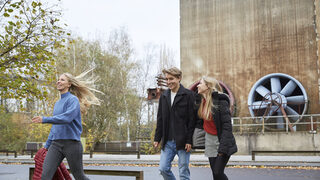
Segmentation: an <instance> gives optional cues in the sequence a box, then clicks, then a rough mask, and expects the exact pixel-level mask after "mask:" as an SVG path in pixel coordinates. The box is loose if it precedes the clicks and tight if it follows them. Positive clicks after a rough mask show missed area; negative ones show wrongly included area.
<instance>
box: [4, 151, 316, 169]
mask: <svg viewBox="0 0 320 180" xmlns="http://www.w3.org/2000/svg"><path fill="white" fill-rule="evenodd" d="M177 159H178V158H177V157H176V158H175V160H174V162H173V163H174V164H177ZM255 159H256V160H255V161H252V160H251V156H249V155H234V156H231V158H230V161H229V163H228V165H229V166H238V165H239V166H313V167H320V156H259V155H256V158H255ZM159 160H160V155H159V154H157V155H141V157H140V159H137V155H112V154H97V153H96V154H93V158H90V157H89V155H88V154H84V155H83V161H84V163H85V164H150V165H156V164H158V163H159ZM0 163H22V164H33V163H34V161H33V159H32V158H31V157H30V155H18V157H17V158H14V156H13V155H9V156H5V155H4V154H0ZM190 163H191V165H195V166H201V165H208V160H207V158H206V157H205V156H204V155H203V154H192V155H191V157H190Z"/></svg>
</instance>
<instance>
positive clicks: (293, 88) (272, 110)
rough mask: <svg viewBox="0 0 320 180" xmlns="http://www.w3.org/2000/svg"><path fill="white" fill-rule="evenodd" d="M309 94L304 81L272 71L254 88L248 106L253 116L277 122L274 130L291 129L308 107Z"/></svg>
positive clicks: (269, 121)
mask: <svg viewBox="0 0 320 180" xmlns="http://www.w3.org/2000/svg"><path fill="white" fill-rule="evenodd" d="M307 103H308V96H307V93H306V90H305V89H304V87H303V86H302V84H301V83H300V82H299V81H298V80H296V79H295V78H293V77H291V76H289V75H287V74H282V73H273V74H268V75H266V76H264V77H262V78H261V79H259V80H258V81H257V82H256V83H255V84H254V85H253V87H252V88H251V90H250V93H249V97H248V106H249V111H250V114H251V116H253V117H256V116H260V117H263V118H264V120H265V122H266V123H271V124H272V123H274V124H275V125H274V126H270V128H271V129H280V130H281V129H284V128H285V124H288V126H289V128H290V129H291V131H293V130H295V124H296V123H297V122H299V121H300V120H301V115H304V114H305V113H306V110H307Z"/></svg>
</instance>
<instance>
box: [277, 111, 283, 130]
mask: <svg viewBox="0 0 320 180" xmlns="http://www.w3.org/2000/svg"><path fill="white" fill-rule="evenodd" d="M277 114H278V115H277V116H283V114H282V112H281V111H278V112H277ZM276 120H277V123H278V124H277V128H278V129H283V128H284V124H282V123H284V119H283V117H277V119H276Z"/></svg>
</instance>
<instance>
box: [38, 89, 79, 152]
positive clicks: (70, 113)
mask: <svg viewBox="0 0 320 180" xmlns="http://www.w3.org/2000/svg"><path fill="white" fill-rule="evenodd" d="M42 123H50V124H52V127H51V130H50V134H49V137H48V140H47V142H46V145H45V146H44V147H45V148H47V149H48V148H49V146H50V145H51V141H52V140H57V139H73V140H77V141H80V135H81V132H82V124H81V112H80V103H79V100H78V98H77V97H76V96H75V95H73V94H71V93H70V92H67V93H64V94H61V99H60V100H59V101H57V102H56V104H55V105H54V108H53V116H51V117H42Z"/></svg>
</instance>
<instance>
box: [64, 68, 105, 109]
mask: <svg viewBox="0 0 320 180" xmlns="http://www.w3.org/2000/svg"><path fill="white" fill-rule="evenodd" d="M90 71H91V70H88V71H86V72H83V73H81V74H80V75H79V76H76V77H74V76H73V75H72V74H70V73H63V75H65V76H66V77H67V79H68V81H69V82H70V83H71V86H70V88H69V92H70V93H72V94H74V95H75V96H77V97H78V99H79V102H80V109H81V113H82V114H86V113H87V109H88V108H89V107H90V105H92V104H94V105H100V100H99V99H98V98H97V97H96V96H95V95H94V94H93V91H94V92H99V93H102V92H101V91H98V90H96V89H94V88H93V85H94V82H95V81H96V79H93V78H85V76H86V75H87V74H88V73H89V72H90ZM102 94H103V93H102Z"/></svg>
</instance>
